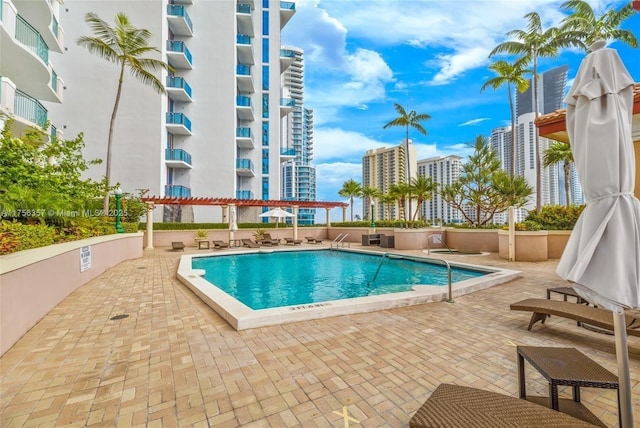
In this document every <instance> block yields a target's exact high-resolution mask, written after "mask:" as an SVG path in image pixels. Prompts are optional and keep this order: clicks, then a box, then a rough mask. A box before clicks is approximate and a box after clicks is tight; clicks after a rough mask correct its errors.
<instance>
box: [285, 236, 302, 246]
mask: <svg viewBox="0 0 640 428" xmlns="http://www.w3.org/2000/svg"><path fill="white" fill-rule="evenodd" d="M284 241H285V244H287V245H300V244H302V239H293V238H284Z"/></svg>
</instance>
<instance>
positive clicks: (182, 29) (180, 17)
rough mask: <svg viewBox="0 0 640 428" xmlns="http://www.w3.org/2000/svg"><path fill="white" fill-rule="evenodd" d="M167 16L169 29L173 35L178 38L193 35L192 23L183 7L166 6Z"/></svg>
mask: <svg viewBox="0 0 640 428" xmlns="http://www.w3.org/2000/svg"><path fill="white" fill-rule="evenodd" d="M167 15H168V18H169V27H171V31H172V32H173V34H175V35H180V36H192V35H193V23H192V22H191V18H190V17H189V14H188V13H187V10H186V8H185V7H184V6H182V5H177V4H168V5H167Z"/></svg>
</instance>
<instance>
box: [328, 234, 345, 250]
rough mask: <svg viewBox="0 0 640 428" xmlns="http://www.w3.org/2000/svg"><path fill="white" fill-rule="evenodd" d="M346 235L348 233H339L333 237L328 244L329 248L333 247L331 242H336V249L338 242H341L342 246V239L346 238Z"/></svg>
mask: <svg viewBox="0 0 640 428" xmlns="http://www.w3.org/2000/svg"><path fill="white" fill-rule="evenodd" d="M347 236H349V234H348V233H340V234H338V236H336V237H335V239H334V240H333V241H331V245H330V246H329V249H330V250H332V249H333V244H334V243H335V244H336V249H338V248H339V246H340V244H342V247H344V242H343V241H344V240H345V239H346V238H347Z"/></svg>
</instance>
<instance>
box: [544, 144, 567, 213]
mask: <svg viewBox="0 0 640 428" xmlns="http://www.w3.org/2000/svg"><path fill="white" fill-rule="evenodd" d="M560 162H562V163H563V168H564V195H565V198H566V201H567V208H569V207H570V206H571V200H570V197H569V171H570V166H571V162H573V151H572V150H571V146H570V145H569V143H563V142H561V141H555V142H553V143H552V144H551V145H550V146H549V148H548V149H547V150H546V151H545V152H544V156H543V158H542V165H543V166H544V167H545V168H547V167H549V166H551V165H555V164H557V163H560Z"/></svg>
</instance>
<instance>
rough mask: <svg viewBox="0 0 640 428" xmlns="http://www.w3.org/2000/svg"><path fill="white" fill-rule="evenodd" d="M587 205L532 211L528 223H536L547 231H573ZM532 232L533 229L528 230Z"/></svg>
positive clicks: (561, 206) (553, 207) (557, 206)
mask: <svg viewBox="0 0 640 428" xmlns="http://www.w3.org/2000/svg"><path fill="white" fill-rule="evenodd" d="M584 207H585V205H572V206H570V207H568V208H567V207H566V206H564V205H545V206H543V207H542V208H541V209H540V211H539V212H538V211H535V210H533V211H530V212H529V215H527V218H526V220H525V221H526V222H534V223H537V224H539V225H540V228H541V229H545V230H573V227H574V226H575V225H576V222H577V221H578V217H580V214H581V213H582V210H584ZM527 230H531V229H527Z"/></svg>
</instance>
